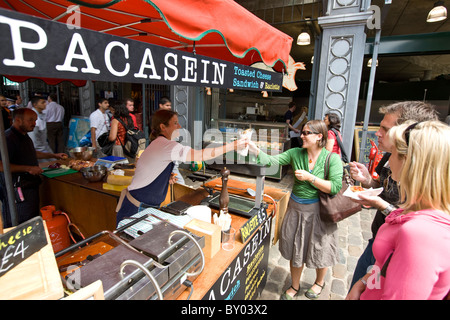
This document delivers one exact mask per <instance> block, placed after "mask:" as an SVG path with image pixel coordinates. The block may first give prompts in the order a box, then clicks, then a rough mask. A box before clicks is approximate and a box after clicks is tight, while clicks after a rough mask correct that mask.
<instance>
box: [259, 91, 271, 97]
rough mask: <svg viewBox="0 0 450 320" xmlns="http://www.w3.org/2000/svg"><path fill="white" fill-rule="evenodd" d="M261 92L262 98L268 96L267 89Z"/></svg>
mask: <svg viewBox="0 0 450 320" xmlns="http://www.w3.org/2000/svg"><path fill="white" fill-rule="evenodd" d="M261 92H262V94H263V98H267V97H268V96H269V94H268V93H267V91H261Z"/></svg>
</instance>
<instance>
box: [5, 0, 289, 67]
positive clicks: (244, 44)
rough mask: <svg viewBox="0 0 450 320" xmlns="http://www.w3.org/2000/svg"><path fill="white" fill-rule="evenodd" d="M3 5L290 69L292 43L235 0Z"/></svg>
mask: <svg viewBox="0 0 450 320" xmlns="http://www.w3.org/2000/svg"><path fill="white" fill-rule="evenodd" d="M0 8H5V9H9V10H13V11H16V12H20V13H25V14H28V15H32V16H36V17H40V18H44V19H48V20H52V21H57V22H61V23H66V24H67V25H68V26H69V27H71V28H78V27H81V28H86V29H90V30H94V31H98V32H102V33H105V34H110V35H115V36H119V37H122V38H128V39H134V40H138V41H143V42H147V43H151V44H155V45H159V46H163V47H166V48H171V49H175V50H178V51H182V52H189V53H194V54H198V55H203V56H207V57H212V58H216V59H221V60H225V61H229V62H234V63H238V64H241V65H247V66H249V65H251V64H253V63H256V62H263V63H264V64H266V65H267V66H269V67H272V68H273V69H274V70H275V71H277V72H282V71H284V70H286V69H287V65H288V61H289V52H290V50H291V45H292V38H291V37H290V36H288V35H286V34H284V33H283V32H281V31H279V30H278V29H276V28H274V27H272V26H270V25H269V24H267V23H266V22H264V21H262V20H261V19H259V18H258V17H256V16H255V15H253V14H252V13H250V12H249V11H247V10H246V9H244V8H243V7H241V6H240V5H239V4H237V3H235V2H234V1H233V0H204V1H196V0H170V1H167V0H153V1H149V0H126V1H125V0H123V1H122V0H84V1H79V0H71V1H67V0H20V1H18V0H0Z"/></svg>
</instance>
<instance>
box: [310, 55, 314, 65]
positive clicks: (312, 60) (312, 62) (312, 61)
mask: <svg viewBox="0 0 450 320" xmlns="http://www.w3.org/2000/svg"><path fill="white" fill-rule="evenodd" d="M311 64H314V56H312V57H311Z"/></svg>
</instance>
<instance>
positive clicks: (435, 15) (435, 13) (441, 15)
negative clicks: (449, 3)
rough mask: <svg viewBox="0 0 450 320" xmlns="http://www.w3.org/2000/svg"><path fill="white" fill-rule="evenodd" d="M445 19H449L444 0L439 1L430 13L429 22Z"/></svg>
mask: <svg viewBox="0 0 450 320" xmlns="http://www.w3.org/2000/svg"><path fill="white" fill-rule="evenodd" d="M445 19H447V8H446V7H444V1H438V2H436V3H435V4H434V6H433V9H431V10H430V12H429V13H428V17H427V22H437V21H442V20H445Z"/></svg>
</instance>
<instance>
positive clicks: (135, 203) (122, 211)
mask: <svg viewBox="0 0 450 320" xmlns="http://www.w3.org/2000/svg"><path fill="white" fill-rule="evenodd" d="M173 166H174V163H173V162H171V163H170V164H169V165H168V166H167V167H166V169H164V171H163V172H161V173H160V175H159V176H158V177H157V178H156V179H155V180H153V182H152V183H150V184H149V185H147V186H145V187H142V188H139V189H135V190H128V188H126V189H124V190H122V193H121V194H120V199H119V203H118V204H117V208H116V212H117V224H118V223H119V222H120V221H121V220H122V219H124V218H126V217H130V216H132V215H134V214H136V213H137V212H139V211H141V210H142V209H144V208H148V207H155V208H159V206H160V205H161V203H162V202H163V201H164V200H165V199H166V195H167V188H168V186H169V179H170V174H171V173H172V170H173Z"/></svg>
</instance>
